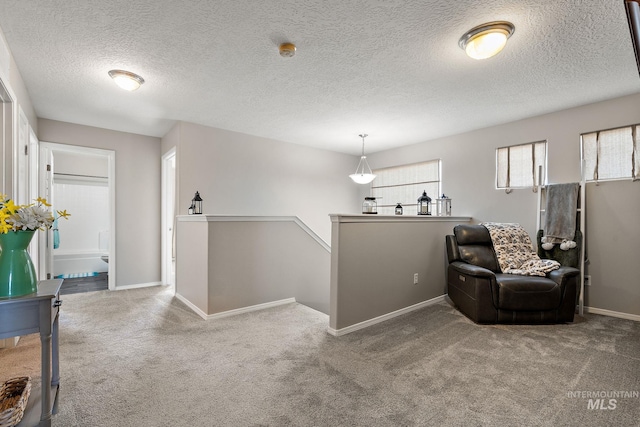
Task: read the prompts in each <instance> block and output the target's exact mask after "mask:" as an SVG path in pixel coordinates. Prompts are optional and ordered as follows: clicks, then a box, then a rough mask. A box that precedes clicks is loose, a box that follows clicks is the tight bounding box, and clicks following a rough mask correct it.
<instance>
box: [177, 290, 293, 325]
mask: <svg viewBox="0 0 640 427" xmlns="http://www.w3.org/2000/svg"><path fill="white" fill-rule="evenodd" d="M175 295H176V298H178V299H179V300H180V301H182V302H183V303H185V304H186V305H187V306H188V307H189V308H190V309H192V310H193V311H195V312H196V314H197V315H198V316H200V317H202V318H203V319H204V320H211V319H221V318H223V317H229V316H235V315H236V314H243V313H249V312H252V311H258V310H264V309H267V308H272V307H277V306H279V305H285V304H291V303H294V302H296V299H295V298H285V299H281V300H278V301H271V302H265V303H263V304H256V305H251V306H249V307H242V308H236V309H233V310H227V311H221V312H220V313H214V314H207V313H205V312H204V311H202V310H201V309H200V308H198V307H196V306H195V305H194V304H193V303H192V302H191V301H189V300H188V299H186V298H185V297H183V296H182V295H180V294H179V293H177V292H176V294H175Z"/></svg>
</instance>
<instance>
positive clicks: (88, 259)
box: [39, 142, 116, 292]
mask: <svg viewBox="0 0 640 427" xmlns="http://www.w3.org/2000/svg"><path fill="white" fill-rule="evenodd" d="M39 163H40V164H39V170H40V183H39V186H40V194H43V197H45V198H46V199H47V200H49V202H50V203H51V204H52V205H53V208H54V210H67V211H68V212H69V213H70V214H71V216H70V218H69V220H68V221H66V220H62V219H59V220H56V223H54V227H53V228H52V229H51V230H48V232H46V233H41V234H42V236H41V240H42V241H41V244H40V248H41V251H40V255H41V256H40V271H41V278H43V279H44V278H63V279H65V282H68V283H69V284H70V285H73V288H74V290H73V292H83V291H91V290H97V289H100V287H99V286H98V285H97V284H96V283H97V282H99V283H103V284H104V282H106V284H107V286H106V288H107V289H109V290H113V289H115V287H116V280H115V279H116V250H115V249H116V244H115V243H116V242H115V235H116V233H115V231H116V230H115V227H116V224H115V151H112V150H103V149H96V148H88V147H80V146H73V145H66V144H58V143H51V142H41V143H40V161H39ZM66 279H68V280H66ZM63 286H64V285H63Z"/></svg>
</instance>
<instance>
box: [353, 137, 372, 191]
mask: <svg viewBox="0 0 640 427" xmlns="http://www.w3.org/2000/svg"><path fill="white" fill-rule="evenodd" d="M358 136H359V137H360V138H362V156H361V157H360V163H358V167H357V168H356V173H354V174H351V175H349V178H351V179H352V180H353V181H354V182H355V183H356V184H368V183H370V182H371V181H373V180H374V179H375V178H376V176H375V175H374V174H373V172H371V168H370V167H369V163H367V156H365V155H364V139H365V138H366V137H367V136H369V135H367V134H366V133H363V134H360V135H358Z"/></svg>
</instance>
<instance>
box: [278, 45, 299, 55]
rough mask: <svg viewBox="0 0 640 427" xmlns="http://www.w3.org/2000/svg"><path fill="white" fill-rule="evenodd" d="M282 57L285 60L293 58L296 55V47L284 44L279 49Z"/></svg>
mask: <svg viewBox="0 0 640 427" xmlns="http://www.w3.org/2000/svg"><path fill="white" fill-rule="evenodd" d="M279 50H280V56H282V57H283V58H291V57H292V56H293V55H295V54H296V45H295V44H293V43H282V44H281V45H280V47H279Z"/></svg>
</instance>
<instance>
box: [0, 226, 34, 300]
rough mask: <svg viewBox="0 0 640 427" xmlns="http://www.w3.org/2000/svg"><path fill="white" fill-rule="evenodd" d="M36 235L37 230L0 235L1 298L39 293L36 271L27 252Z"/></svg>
mask: <svg viewBox="0 0 640 427" xmlns="http://www.w3.org/2000/svg"><path fill="white" fill-rule="evenodd" d="M34 234H35V230H20V231H9V232H8V233H0V298H6V297H19V296H22V295H28V294H32V293H34V292H37V290H38V279H37V277H36V269H35V268H34V266H33V261H31V256H29V252H27V247H28V246H29V242H31V239H32V238H33V235H34Z"/></svg>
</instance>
